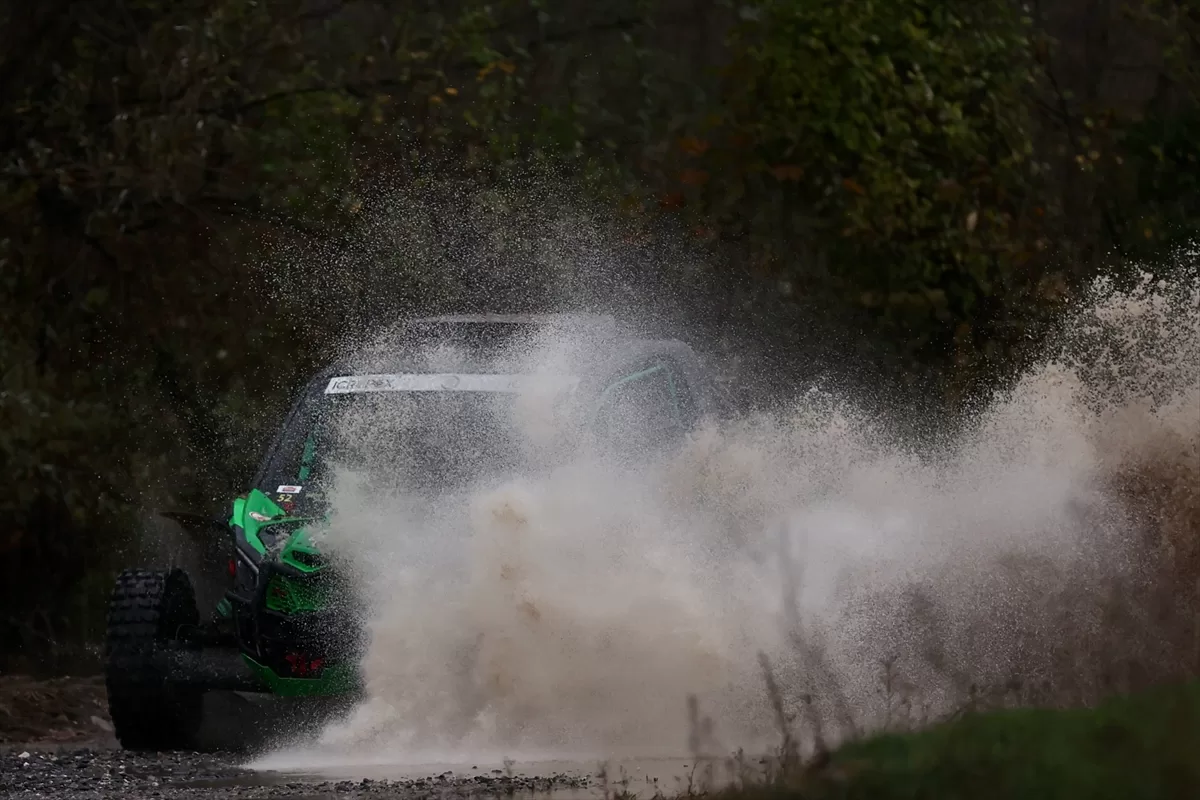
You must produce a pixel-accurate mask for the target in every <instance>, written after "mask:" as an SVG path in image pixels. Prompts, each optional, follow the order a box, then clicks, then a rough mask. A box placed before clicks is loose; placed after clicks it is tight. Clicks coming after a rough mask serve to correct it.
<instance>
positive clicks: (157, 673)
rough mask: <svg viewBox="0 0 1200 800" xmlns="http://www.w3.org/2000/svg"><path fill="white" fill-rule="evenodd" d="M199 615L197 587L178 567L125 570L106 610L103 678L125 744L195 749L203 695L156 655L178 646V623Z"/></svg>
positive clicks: (139, 747) (119, 736) (192, 621)
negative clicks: (178, 681)
mask: <svg viewBox="0 0 1200 800" xmlns="http://www.w3.org/2000/svg"><path fill="white" fill-rule="evenodd" d="M199 621H200V614H199V611H198V610H197V608H196V594H195V591H194V590H193V589H192V583H191V581H190V580H189V579H188V576H187V574H186V573H185V572H183V571H182V570H178V569H172V570H168V571H155V570H144V569H134V570H126V571H125V572H123V573H121V575H120V576H119V577H118V578H117V583H116V586H114V587H113V593H112V598H111V600H110V601H109V609H108V635H107V638H106V642H105V654H104V655H105V665H104V667H105V669H104V672H105V684H106V686H107V689H108V709H109V715H110V716H111V717H112V723H113V728H114V729H115V733H116V736H117V740H118V741H119V742H120V743H121V746H122V747H124V748H125V749H127V750H185V749H192V748H193V747H194V742H195V738H196V733H197V731H198V730H199V728H200V722H201V717H202V710H201V709H202V706H201V702H202V699H203V694H202V692H201V691H198V690H196V689H194V688H185V687H182V686H178V685H173V684H172V683H171V681H170V680H169V676H168V675H167V674H165V673H164V672H163V670H162V668H161V666H160V665H159V664H157V663H156V659H155V654H156V653H160V652H163V651H166V650H170V649H173V648H177V647H179V646H181V645H180V642H179V640H178V636H179V631H180V629H181V628H184V627H189V626H195V625H197V624H198V623H199Z"/></svg>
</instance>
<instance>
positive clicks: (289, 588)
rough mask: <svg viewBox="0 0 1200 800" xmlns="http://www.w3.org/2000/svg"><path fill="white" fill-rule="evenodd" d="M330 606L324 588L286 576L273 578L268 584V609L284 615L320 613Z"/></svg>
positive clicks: (274, 576)
mask: <svg viewBox="0 0 1200 800" xmlns="http://www.w3.org/2000/svg"><path fill="white" fill-rule="evenodd" d="M328 604H329V596H328V594H327V592H326V591H325V589H324V588H319V587H314V586H309V585H307V584H305V583H303V582H300V581H295V580H292V579H291V578H288V577H287V576H284V575H273V576H271V581H270V583H268V584H267V608H268V609H270V610H271V611H278V612H280V613H282V614H301V613H303V612H305V611H320V610H321V609H323V608H325V607H326V606H327V605H328Z"/></svg>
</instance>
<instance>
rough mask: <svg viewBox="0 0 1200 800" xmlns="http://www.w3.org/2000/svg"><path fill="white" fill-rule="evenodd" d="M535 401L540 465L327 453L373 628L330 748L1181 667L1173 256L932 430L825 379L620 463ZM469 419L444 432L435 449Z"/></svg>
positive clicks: (368, 755)
mask: <svg viewBox="0 0 1200 800" xmlns="http://www.w3.org/2000/svg"><path fill="white" fill-rule="evenodd" d="M587 344H588V343H587V342H579V341H570V340H563V339H559V340H556V341H543V342H539V343H537V345H536V346H533V347H531V348H529V349H527V350H526V351H524V352H523V353H522V354H521V357H520V360H521V361H522V362H523V364H524V366H525V367H526V368H527V369H530V370H532V369H536V368H539V367H544V366H546V365H547V364H550V363H555V364H561V363H563V359H564V354H565V353H577V352H578V351H579V350H580V349H581V348H582V349H584V350H586V349H587ZM374 413H381V412H378V411H377V412H374ZM556 420H557V417H556V416H555V415H554V414H553V413H551V409H550V408H548V407H546V405H545V402H544V398H541V399H539V398H529V397H527V398H523V400H522V402H520V403H518V404H517V405H516V406H515V407H514V408H513V409H512V410H511V413H510V418H509V420H508V422H509V428H510V429H511V430H513V431H515V432H516V434H515V435H514V436H513V441H514V442H515V443H516V444H515V445H514V446H525V447H532V448H534V449H538V448H541V450H539V452H541V454H542V458H541V460H540V461H539V463H540V464H541V465H542V467H541V468H540V469H539V470H537V471H535V472H533V473H529V474H510V475H502V476H499V477H495V476H493V478H494V479H492V480H490V481H489V482H487V483H486V484H481V485H477V486H475V487H472V488H471V489H470V490H468V491H464V492H460V493H454V494H444V495H441V496H438V497H436V498H434V499H432V500H429V499H428V498H426V499H425V500H419V499H414V498H413V497H412V496H409V495H406V494H405V493H403V492H399V493H391V494H387V493H380V492H379V491H377V490H375V489H371V488H370V487H368V485H367V484H365V483H364V482H363V481H362V479H361V476H359V475H357V474H356V473H354V472H351V471H344V472H343V473H341V474H340V477H339V479H338V481H337V488H336V490H335V499H336V500H335V504H334V507H335V513H334V515H333V519H332V522H331V526H330V530H329V531H328V534H327V540H326V541H327V546H329V547H331V548H332V549H334V550H335V551H340V552H343V553H344V554H345V555H346V556H347V557H348V558H350V559H353V560H354V561H355V562H356V563H357V564H358V565H359V571H360V578H361V581H362V583H363V586H364V587H365V589H366V590H367V593H368V594H369V596H370V597H371V598H373V600H372V617H371V619H370V621H369V629H370V633H371V637H372V641H371V645H370V648H369V652H368V654H367V656H366V659H365V661H364V664H363V670H364V675H365V678H366V682H367V694H368V696H367V699H366V700H365V701H364V702H363V704H362V705H361V706H360V707H359V708H357V709H356V710H355V711H354V712H353V713H352V714H351V715H350V716H349V717H348V718H346V719H344V720H341V721H339V722H337V723H335V724H334V725H332V726H330V727H329V728H328V729H327V730H326V731H325V732H324V733H323V734H322V739H321V741H320V743H319V745H320V747H319V751H320V754H321V758H323V759H326V760H330V759H332V760H335V761H339V762H345V761H347V760H357V761H369V760H372V759H374V760H393V761H395V760H400V761H406V762H411V763H423V762H439V763H446V762H448V761H454V762H463V761H471V760H475V759H483V760H487V759H488V758H493V760H498V759H496V758H495V757H496V756H497V754H499V756H501V757H503V756H513V757H519V754H524V757H526V758H530V759H534V760H542V759H547V758H570V757H576V758H577V757H582V756H619V755H641V756H649V755H667V754H670V755H674V754H679V753H686V752H689V751H691V752H697V751H705V750H707V751H713V752H717V753H723V752H728V751H730V750H732V749H733V748H735V747H739V746H742V747H747V748H749V749H754V748H759V747H765V746H769V745H773V744H774V743H775V741H776V740H777V731H776V730H775V724H774V717H773V710H772V703H773V702H779V703H782V704H783V705H784V706H786V709H787V710H791V711H794V712H796V713H797V714H799V715H800V717H801V720H800V721H801V722H802V723H803V722H805V721H806V720H807V722H808V723H809V725H810V727H808V728H807V729H806V731H807V732H808V736H809V738H810V739H811V738H812V736H813V735H816V734H820V735H822V736H834V737H836V736H839V735H844V734H846V733H848V732H851V731H853V730H861V729H869V728H878V727H882V726H897V725H901V726H902V725H908V724H915V723H919V722H921V721H923V720H926V719H930V718H932V717H935V716H937V715H939V714H944V713H947V712H950V711H953V710H955V709H957V708H960V707H962V706H963V705H964V704H966V703H969V702H975V701H979V700H980V699H981V698H985V699H986V698H990V701H991V702H1053V703H1061V702H1079V701H1089V700H1093V699H1095V698H1097V697H1098V696H1100V695H1101V694H1103V693H1104V692H1107V691H1111V690H1113V689H1120V688H1124V687H1127V686H1129V685H1131V684H1132V683H1134V682H1136V681H1137V680H1145V679H1152V678H1155V677H1160V676H1163V675H1168V674H1172V672H1173V671H1178V670H1182V669H1192V670H1194V669H1195V668H1196V667H1197V666H1198V665H1197V663H1196V661H1195V658H1194V656H1195V653H1194V651H1193V649H1192V647H1191V645H1190V644H1189V641H1190V640H1189V639H1188V636H1192V635H1194V634H1195V625H1194V619H1195V618H1194V616H1192V615H1191V609H1188V608H1185V604H1184V601H1187V602H1191V600H1193V599H1194V598H1193V597H1192V596H1191V595H1187V596H1186V597H1185V596H1183V595H1178V594H1174V595H1172V597H1173V600H1172V603H1173V605H1174V606H1175V609H1174V610H1175V611H1181V612H1182V611H1186V612H1187V613H1180V614H1174V615H1172V614H1167V615H1166V617H1164V616H1163V615H1162V614H1161V613H1158V612H1160V611H1161V610H1162V609H1161V604H1160V605H1156V603H1160V601H1161V599H1162V592H1161V591H1160V589H1161V588H1162V584H1160V579H1161V578H1162V576H1163V575H1164V574H1165V573H1164V569H1166V571H1168V572H1169V571H1170V570H1176V571H1178V572H1179V573H1180V574H1187V575H1189V576H1190V578H1191V579H1193V580H1194V579H1195V578H1196V577H1197V575H1200V567H1198V566H1197V565H1196V564H1194V563H1193V564H1192V566H1191V567H1190V570H1191V571H1190V572H1189V571H1188V569H1185V567H1187V563H1191V562H1188V559H1192V560H1193V562H1194V561H1195V559H1196V554H1197V552H1198V550H1200V548H1198V546H1197V542H1198V541H1200V499H1198V495H1197V491H1198V490H1197V488H1196V487H1198V486H1200V280H1198V278H1197V276H1196V272H1195V269H1194V267H1190V268H1186V269H1181V270H1178V271H1177V275H1176V277H1174V278H1173V279H1171V280H1169V281H1166V280H1157V279H1153V278H1150V277H1149V276H1144V278H1143V280H1142V281H1141V282H1140V283H1138V284H1137V285H1136V286H1134V287H1133V288H1132V289H1120V288H1118V287H1117V286H1116V285H1115V284H1113V283H1112V282H1111V281H1108V280H1101V281H1098V282H1097V283H1096V284H1095V285H1094V286H1093V287H1092V289H1091V292H1090V294H1089V295H1088V296H1087V297H1086V298H1085V299H1084V300H1082V301H1081V302H1080V303H1079V304H1078V305H1077V308H1076V309H1075V311H1074V312H1073V313H1071V314H1070V315H1069V316H1068V318H1067V319H1066V321H1065V323H1064V326H1063V333H1062V334H1061V336H1060V337H1059V339H1058V340H1057V341H1055V342H1052V343H1051V347H1050V348H1048V349H1047V351H1046V355H1045V357H1044V358H1043V359H1042V360H1041V362H1040V363H1038V364H1037V365H1036V366H1035V367H1033V368H1032V369H1030V370H1029V371H1028V372H1027V373H1025V374H1023V375H1021V376H1018V379H1017V380H1016V381H1015V382H1014V384H1013V385H1012V386H1011V387H1010V388H1009V389H1008V390H1006V391H1005V392H1003V393H1001V394H999V395H997V396H996V397H995V398H993V399H992V400H991V401H990V402H989V403H988V404H986V405H985V406H984V407H983V408H981V409H980V410H979V411H978V412H977V413H976V414H975V415H974V416H973V418H972V419H971V420H969V422H968V424H966V425H965V426H962V429H961V430H959V431H957V432H956V433H955V434H954V435H953V436H950V437H947V438H948V441H944V442H942V443H941V444H939V445H937V446H934V447H930V446H918V445H916V444H910V443H906V442H904V441H903V440H901V439H900V438H899V437H897V436H895V435H893V434H892V433H891V432H890V431H889V430H888V429H887V425H886V423H885V421H883V420H879V419H872V418H870V417H868V416H867V415H866V414H865V413H864V412H862V411H860V410H859V409H857V408H856V407H855V405H854V403H853V402H852V401H851V399H850V398H846V397H840V396H838V395H837V394H836V393H831V392H823V391H818V390H816V389H811V390H809V389H805V390H798V392H797V396H796V397H795V398H794V399H793V400H792V402H791V403H789V404H787V405H786V406H781V407H779V408H777V409H775V410H774V411H771V412H761V413H757V414H754V415H751V416H747V417H742V418H738V419H734V420H722V421H712V422H710V423H709V424H706V425H705V426H704V427H703V428H702V429H701V430H699V431H698V432H696V434H695V435H694V436H693V437H692V438H691V439H690V441H688V442H687V444H686V445H685V446H684V447H683V448H682V449H680V450H679V451H678V452H674V453H673V454H671V456H670V457H668V458H663V459H657V460H655V459H651V460H650V461H648V462H647V463H645V464H643V465H642V466H640V467H637V468H632V467H628V466H622V467H620V468H618V467H615V466H614V465H613V464H612V462H610V461H608V460H606V459H604V458H603V457H602V456H600V455H598V454H596V453H593V452H590V451H588V450H587V449H576V448H573V447H570V446H561V441H568V442H569V441H571V437H570V436H569V435H568V436H566V438H565V439H564V438H563V436H562V434H563V433H564V432H563V431H562V430H559V429H558V428H557V427H556V425H557V424H558V423H556ZM375 422H376V420H374V419H372V418H371V417H370V416H369V415H368V416H364V417H360V418H358V419H356V420H355V428H354V430H356V431H360V432H361V431H362V430H369V429H371V427H372V426H373V425H374V423H375ZM363 426H366V427H365V428H364V427H363ZM566 433H568V434H569V433H570V431H567V432H566ZM359 435H360V436H361V433H360V434H359ZM477 435H479V433H478V432H477V431H472V430H458V429H454V428H453V427H447V428H444V429H442V430H441V431H440V436H441V437H442V439H441V441H443V442H444V446H445V447H447V448H455V447H458V446H460V444H462V443H464V442H469V441H470V440H471V438H472V437H474V436H477ZM550 442H560V446H559V447H558V448H557V449H554V448H552V447H550V446H549V444H548V443H550ZM547 448H549V449H547ZM1193 589H1194V584H1193ZM1164 619H1166V620H1167V621H1163V620H1164ZM1189 625H1190V626H1191V627H1188V626H1189ZM1181 626H1182V627H1181ZM760 655H761V656H765V657H766V659H767V661H768V663H770V664H771V665H772V669H773V670H774V671H775V678H776V682H777V683H778V685H779V687H780V692H781V695H782V696H781V697H778V698H775V699H772V698H770V697H768V692H767V689H766V687H767V684H766V682H765V681H764V675H763V672H762V663H763V662H762V661H761V660H760ZM689 696H694V697H695V698H697V701H698V707H699V708H700V709H701V710H702V711H703V713H704V714H706V715H707V716H708V718H709V719H710V720H711V722H712V725H711V728H708V727H706V726H705V725H702V724H698V722H697V719H696V718H695V717H694V716H693V717H689V714H688V703H687V700H688V697H689ZM806 698H808V699H806ZM813 698H815V700H814V699H813ZM814 721H815V722H817V723H819V724H818V725H816V726H813V725H812V723H813V722H814ZM288 757H289V756H288V755H287V754H283V755H281V756H279V757H276V758H273V760H272V759H269V760H268V762H264V763H269V764H270V765H274V766H278V765H279V764H280V763H282V762H281V761H280V760H279V759H280V758H283V759H284V760H285V761H286V760H287V758H288ZM304 758H305V759H306V761H308V763H310V764H311V758H313V756H312V754H311V753H310V754H307V755H305V756H304Z"/></svg>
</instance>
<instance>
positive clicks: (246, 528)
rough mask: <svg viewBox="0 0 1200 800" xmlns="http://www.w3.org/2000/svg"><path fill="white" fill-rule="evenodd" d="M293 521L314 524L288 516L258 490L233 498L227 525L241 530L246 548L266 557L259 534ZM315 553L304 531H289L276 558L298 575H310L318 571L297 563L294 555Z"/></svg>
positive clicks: (314, 520) (264, 546)
mask: <svg viewBox="0 0 1200 800" xmlns="http://www.w3.org/2000/svg"><path fill="white" fill-rule="evenodd" d="M259 517H264V518H265V519H259ZM297 520H300V521H312V522H316V521H318V520H317V518H315V517H309V518H307V519H306V518H303V517H289V516H288V515H287V512H286V511H284V510H283V509H282V508H281V507H280V506H279V505H277V504H276V503H275V501H274V500H272V499H271V498H270V497H269V496H268V495H267V494H266V493H265V492H263V491H261V490H259V489H251V490H250V491H249V492H247V493H246V494H245V495H243V496H241V497H238V498H237V499H235V500H234V501H233V510H232V512H231V514H230V516H229V524H230V525H231V526H233V527H234V528H241V529H242V532H243V534H244V535H245V537H246V541H247V542H248V543H249V544H250V546H251V547H253V548H254V549H255V550H257V551H258V552H259V553H260V554H262V555H264V556H265V555H266V554H267V545H266V543H265V542H263V540H262V535H261V534H262V532H263V531H264V530H266V529H269V528H270V527H271V526H272V525H280V524H284V523H288V524H294V523H295V522H296V521H297ZM316 552H317V548H316V546H315V545H314V544H313V542H312V536H311V535H310V534H309V532H308V531H307V530H306V529H304V528H299V529H297V530H295V531H293V532H292V534H291V536H289V537H288V540H287V542H286V543H285V544H284V546H283V549H282V550H281V551H280V553H279V555H278V558H279V560H280V561H282V562H284V563H285V564H287V565H288V566H291V567H294V568H296V569H297V570H299V571H300V572H306V573H312V572H317V571H319V570H320V569H321V568H320V567H312V566H309V565H308V564H305V563H303V562H302V561H299V560H297V559H296V557H295V556H296V554H297V553H313V554H315V553H316Z"/></svg>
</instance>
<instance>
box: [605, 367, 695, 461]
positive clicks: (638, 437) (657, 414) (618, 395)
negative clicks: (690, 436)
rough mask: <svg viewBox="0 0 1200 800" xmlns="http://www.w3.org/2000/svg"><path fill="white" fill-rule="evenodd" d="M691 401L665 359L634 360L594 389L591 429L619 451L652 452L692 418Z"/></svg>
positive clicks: (679, 435)
mask: <svg viewBox="0 0 1200 800" xmlns="http://www.w3.org/2000/svg"><path fill="white" fill-rule="evenodd" d="M693 405H694V404H693V403H691V402H690V395H689V393H688V385H687V382H686V380H684V378H683V376H682V374H681V373H680V372H679V370H678V369H677V368H676V367H675V365H674V364H672V363H671V361H670V360H669V359H654V358H650V359H644V360H639V361H638V362H636V363H633V364H631V365H629V367H628V368H627V369H622V370H620V371H619V372H617V373H615V375H614V376H613V378H612V379H611V380H610V382H608V384H607V385H606V386H605V387H604V388H603V390H602V391H601V392H600V396H599V398H598V400H597V403H596V411H595V415H594V417H593V430H594V432H595V434H596V435H597V437H598V438H599V439H600V441H601V442H602V443H604V444H606V445H607V446H608V447H611V448H613V449H614V450H615V451H616V452H617V453H619V454H627V455H637V454H639V453H647V452H653V451H656V450H658V449H659V448H661V447H663V446H666V445H668V444H670V443H671V442H674V441H677V440H678V439H680V438H682V437H683V435H684V434H685V433H686V432H687V430H688V429H689V428H690V427H691V425H692V423H693V422H694V412H693Z"/></svg>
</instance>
